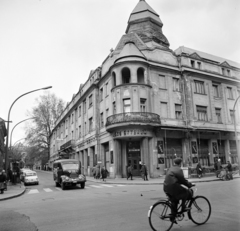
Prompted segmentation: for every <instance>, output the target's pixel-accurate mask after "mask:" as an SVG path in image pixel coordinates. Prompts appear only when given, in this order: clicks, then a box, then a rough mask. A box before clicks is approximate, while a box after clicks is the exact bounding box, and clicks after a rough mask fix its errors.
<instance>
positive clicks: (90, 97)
mask: <svg viewBox="0 0 240 231" xmlns="http://www.w3.org/2000/svg"><path fill="white" fill-rule="evenodd" d="M88 101H89V108H90V107H92V105H93V102H92V95H90V96H89V100H88Z"/></svg>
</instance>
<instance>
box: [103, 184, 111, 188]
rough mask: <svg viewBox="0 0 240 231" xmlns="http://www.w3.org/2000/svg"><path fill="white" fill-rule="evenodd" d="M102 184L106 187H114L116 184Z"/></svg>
mask: <svg viewBox="0 0 240 231" xmlns="http://www.w3.org/2000/svg"><path fill="white" fill-rule="evenodd" d="M101 186H104V187H109V188H112V187H114V186H112V185H108V184H101Z"/></svg>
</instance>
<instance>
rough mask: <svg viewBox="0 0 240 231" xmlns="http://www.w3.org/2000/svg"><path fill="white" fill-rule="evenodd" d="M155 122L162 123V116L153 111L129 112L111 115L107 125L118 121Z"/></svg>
mask: <svg viewBox="0 0 240 231" xmlns="http://www.w3.org/2000/svg"><path fill="white" fill-rule="evenodd" d="M129 122H134V123H135V122H136V123H153V124H161V120H160V116H159V115H157V114H155V113H151V112H128V113H120V114H115V115H112V116H109V117H108V118H107V122H106V127H107V126H110V125H113V124H118V123H129Z"/></svg>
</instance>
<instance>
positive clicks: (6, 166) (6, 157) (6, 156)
mask: <svg viewBox="0 0 240 231" xmlns="http://www.w3.org/2000/svg"><path fill="white" fill-rule="evenodd" d="M49 88H52V86H48V87H43V88H39V89H36V90H33V91H29V92H26V93H24V94H22V95H20V96H19V97H18V98H16V99H15V100H14V101H13V103H12V105H11V107H10V108H9V111H8V119H7V139H6V151H5V171H6V172H7V168H8V139H9V121H10V113H11V109H12V107H13V105H14V103H15V102H16V101H17V100H18V99H20V98H21V97H23V96H25V95H27V94H30V93H32V92H35V91H40V90H47V89H49Z"/></svg>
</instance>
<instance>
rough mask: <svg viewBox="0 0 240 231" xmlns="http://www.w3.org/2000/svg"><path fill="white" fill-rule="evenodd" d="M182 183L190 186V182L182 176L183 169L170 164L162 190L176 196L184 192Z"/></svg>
mask: <svg viewBox="0 0 240 231" xmlns="http://www.w3.org/2000/svg"><path fill="white" fill-rule="evenodd" d="M181 184H182V185H185V186H187V187H188V188H190V187H191V186H192V184H191V183H190V182H189V181H188V180H186V179H185V178H184V175H183V170H182V169H181V168H180V167H179V166H172V167H171V168H170V169H169V170H168V171H167V174H166V177H165V180H164V184H163V190H164V191H165V192H166V193H168V194H170V195H171V196H173V197H175V198H178V196H179V195H181V193H185V191H186V189H184V188H183V187H182V186H181Z"/></svg>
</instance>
